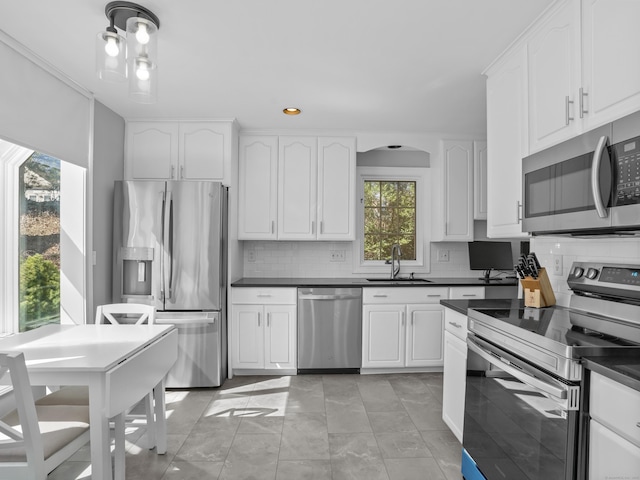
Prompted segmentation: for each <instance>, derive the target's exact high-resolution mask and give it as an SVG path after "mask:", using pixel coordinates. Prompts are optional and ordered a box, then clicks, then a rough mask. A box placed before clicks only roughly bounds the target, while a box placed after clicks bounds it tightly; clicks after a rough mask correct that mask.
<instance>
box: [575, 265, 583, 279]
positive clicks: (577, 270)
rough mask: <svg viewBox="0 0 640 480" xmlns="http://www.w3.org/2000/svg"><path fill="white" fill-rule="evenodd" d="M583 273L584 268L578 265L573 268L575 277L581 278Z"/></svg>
mask: <svg viewBox="0 0 640 480" xmlns="http://www.w3.org/2000/svg"><path fill="white" fill-rule="evenodd" d="M582 275H584V268H582V267H576V268H574V269H573V276H574V277H575V278H580V277H581V276H582Z"/></svg>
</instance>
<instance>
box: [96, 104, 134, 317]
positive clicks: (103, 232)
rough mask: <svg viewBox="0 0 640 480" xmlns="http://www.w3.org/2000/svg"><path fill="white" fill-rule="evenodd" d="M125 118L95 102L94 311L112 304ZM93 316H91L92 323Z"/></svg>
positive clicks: (122, 170) (122, 173) (122, 169)
mask: <svg viewBox="0 0 640 480" xmlns="http://www.w3.org/2000/svg"><path fill="white" fill-rule="evenodd" d="M124 129H125V123H124V119H123V118H122V117H120V116H119V115H118V114H116V113H115V112H113V111H112V110H110V109H108V108H107V107H105V106H104V105H102V104H101V103H99V102H95V115H94V144H93V250H94V251H95V252H96V264H95V265H94V267H93V304H94V307H93V311H94V312H95V306H96V305H101V304H104V303H111V302H112V300H111V270H112V268H111V258H112V248H113V247H112V245H113V242H112V221H113V182H114V181H115V180H122V179H123V175H124ZM92 318H93V315H89V316H88V319H87V320H88V321H89V322H90V321H91V320H92Z"/></svg>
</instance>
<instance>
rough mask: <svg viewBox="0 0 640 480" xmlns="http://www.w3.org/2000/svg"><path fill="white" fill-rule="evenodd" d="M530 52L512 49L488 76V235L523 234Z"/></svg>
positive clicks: (515, 235) (506, 235)
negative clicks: (523, 176)
mask: <svg viewBox="0 0 640 480" xmlns="http://www.w3.org/2000/svg"><path fill="white" fill-rule="evenodd" d="M527 148H528V147H527V55H526V49H525V48H520V49H519V50H516V51H514V52H512V53H511V54H510V55H509V56H508V57H505V58H504V59H503V62H502V63H501V64H500V65H498V66H496V69H495V70H494V71H493V72H490V73H489V78H488V79H487V153H488V157H487V192H488V195H487V236H488V237H489V238H505V237H518V236H523V235H526V234H523V233H522V226H521V218H522V217H521V215H522V205H521V203H522V178H521V177H522V157H523V156H525V155H526V152H527Z"/></svg>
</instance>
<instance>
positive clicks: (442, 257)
mask: <svg viewBox="0 0 640 480" xmlns="http://www.w3.org/2000/svg"><path fill="white" fill-rule="evenodd" d="M438 261H439V262H448V261H449V250H438Z"/></svg>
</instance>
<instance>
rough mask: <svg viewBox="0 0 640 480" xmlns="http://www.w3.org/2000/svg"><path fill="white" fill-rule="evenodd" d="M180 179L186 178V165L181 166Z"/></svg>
mask: <svg viewBox="0 0 640 480" xmlns="http://www.w3.org/2000/svg"><path fill="white" fill-rule="evenodd" d="M180 178H181V179H182V178H184V165H180Z"/></svg>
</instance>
